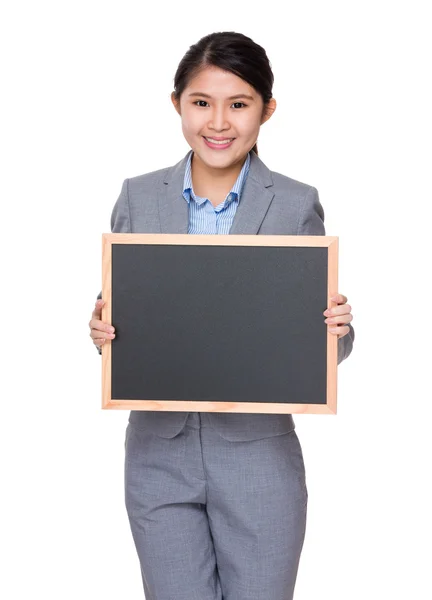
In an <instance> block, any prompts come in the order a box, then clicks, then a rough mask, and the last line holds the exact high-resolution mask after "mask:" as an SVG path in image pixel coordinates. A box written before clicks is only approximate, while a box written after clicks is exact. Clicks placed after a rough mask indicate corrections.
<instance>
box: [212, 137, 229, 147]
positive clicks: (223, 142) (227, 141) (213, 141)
mask: <svg viewBox="0 0 432 600" xmlns="http://www.w3.org/2000/svg"><path fill="white" fill-rule="evenodd" d="M233 139H234V138H231V139H230V140H212V138H208V137H206V140H207V141H208V142H211V143H212V144H221V145H223V144H229V142H232V141H233Z"/></svg>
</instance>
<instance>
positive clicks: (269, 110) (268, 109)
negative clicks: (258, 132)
mask: <svg viewBox="0 0 432 600" xmlns="http://www.w3.org/2000/svg"><path fill="white" fill-rule="evenodd" d="M263 110H264V114H263V116H262V118H261V125H262V124H263V123H265V122H266V121H268V120H269V119H270V117H271V116H272V114H273V113H274V111H275V110H276V100H275V99H274V98H270V100H269V101H268V104H267V105H266V106H265V107H264V109H263Z"/></svg>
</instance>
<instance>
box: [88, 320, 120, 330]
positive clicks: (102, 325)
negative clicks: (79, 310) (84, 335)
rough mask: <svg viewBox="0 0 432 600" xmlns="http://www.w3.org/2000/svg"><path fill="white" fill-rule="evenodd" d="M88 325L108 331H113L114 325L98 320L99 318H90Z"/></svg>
mask: <svg viewBox="0 0 432 600" xmlns="http://www.w3.org/2000/svg"><path fill="white" fill-rule="evenodd" d="M89 327H90V329H97V330H98V331H105V332H108V333H114V332H115V327H113V326H112V325H110V324H109V323H105V322H104V321H99V319H91V320H90V321H89Z"/></svg>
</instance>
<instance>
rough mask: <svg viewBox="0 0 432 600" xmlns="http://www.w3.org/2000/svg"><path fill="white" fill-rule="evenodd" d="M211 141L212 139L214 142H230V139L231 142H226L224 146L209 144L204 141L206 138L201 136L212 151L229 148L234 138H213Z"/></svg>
mask: <svg viewBox="0 0 432 600" xmlns="http://www.w3.org/2000/svg"><path fill="white" fill-rule="evenodd" d="M212 139H214V140H220V141H222V140H230V139H231V140H232V141H231V142H228V143H226V144H212V143H211V142H208V141H207V140H206V138H205V137H204V136H203V140H204V142H205V143H206V144H207V146H208V147H209V148H213V149H214V150H225V148H229V147H230V146H231V145H232V144H233V142H234V141H235V139H236V138H217V137H214V138H212Z"/></svg>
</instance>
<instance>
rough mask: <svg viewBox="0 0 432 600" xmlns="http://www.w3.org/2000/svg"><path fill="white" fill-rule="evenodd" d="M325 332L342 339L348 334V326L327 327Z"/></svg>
mask: <svg viewBox="0 0 432 600" xmlns="http://www.w3.org/2000/svg"><path fill="white" fill-rule="evenodd" d="M327 331H328V332H329V333H331V334H332V335H337V336H338V337H340V338H342V337H344V335H346V334H347V333H348V332H349V327H348V325H344V326H343V327H328V328H327Z"/></svg>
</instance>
